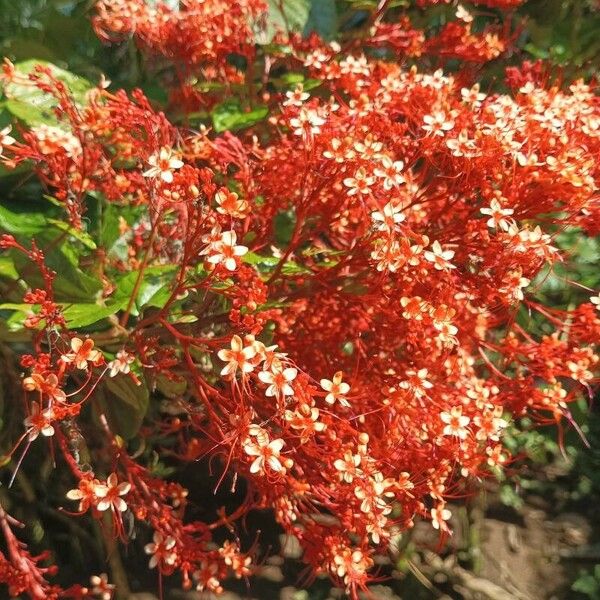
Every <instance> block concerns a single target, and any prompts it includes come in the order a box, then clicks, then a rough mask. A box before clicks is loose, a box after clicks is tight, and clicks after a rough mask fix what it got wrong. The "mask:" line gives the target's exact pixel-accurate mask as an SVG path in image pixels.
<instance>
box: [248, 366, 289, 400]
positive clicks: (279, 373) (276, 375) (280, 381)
mask: <svg viewBox="0 0 600 600" xmlns="http://www.w3.org/2000/svg"><path fill="white" fill-rule="evenodd" d="M297 375H298V369H294V368H293V367H287V368H286V369H284V368H282V365H281V364H280V363H279V362H275V363H273V365H272V367H271V369H270V370H269V371H261V372H260V373H259V374H258V378H259V379H260V380H261V381H262V382H263V383H265V384H266V385H267V386H268V387H267V389H266V391H265V396H267V397H270V396H277V397H279V396H293V395H294V388H293V387H292V386H291V385H290V383H291V382H292V381H293V380H294V379H296V376H297Z"/></svg>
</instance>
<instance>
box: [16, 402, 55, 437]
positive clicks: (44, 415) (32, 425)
mask: <svg viewBox="0 0 600 600" xmlns="http://www.w3.org/2000/svg"><path fill="white" fill-rule="evenodd" d="M53 420H54V413H53V412H52V410H51V409H49V408H48V409H46V410H44V411H41V410H40V406H39V404H38V403H37V402H32V403H31V413H30V415H29V416H28V417H27V418H26V419H25V420H24V421H23V425H25V429H26V431H27V439H28V440H29V441H30V442H33V440H36V439H37V438H38V436H39V435H40V433H41V434H42V435H43V436H44V437H52V436H53V435H54V427H53V426H52V421H53Z"/></svg>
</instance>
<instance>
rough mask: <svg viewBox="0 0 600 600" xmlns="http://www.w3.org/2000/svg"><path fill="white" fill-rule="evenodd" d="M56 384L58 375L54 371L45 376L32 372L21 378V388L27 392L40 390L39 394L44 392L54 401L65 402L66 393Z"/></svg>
mask: <svg viewBox="0 0 600 600" xmlns="http://www.w3.org/2000/svg"><path fill="white" fill-rule="evenodd" d="M58 386H59V381H58V377H57V376H56V375H55V374H54V373H50V374H49V375H48V376H47V377H44V376H43V375H41V374H40V373H32V374H31V375H30V376H29V377H25V379H23V389H25V390H27V391H28V392H34V391H35V392H40V394H46V395H47V396H48V397H49V398H50V399H51V400H54V401H55V402H66V400H67V395H66V394H65V392H64V390H62V389H61V388H60V387H58Z"/></svg>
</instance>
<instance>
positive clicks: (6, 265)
mask: <svg viewBox="0 0 600 600" xmlns="http://www.w3.org/2000/svg"><path fill="white" fill-rule="evenodd" d="M0 277H6V278H7V279H12V280H15V279H18V278H19V273H18V272H17V270H16V269H15V263H14V261H13V259H12V258H11V257H10V256H0Z"/></svg>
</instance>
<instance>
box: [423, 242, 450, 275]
mask: <svg viewBox="0 0 600 600" xmlns="http://www.w3.org/2000/svg"><path fill="white" fill-rule="evenodd" d="M423 256H424V257H425V260H428V261H429V262H432V263H433V266H434V267H435V268H436V269H437V270H438V271H441V270H443V269H455V268H456V267H455V266H454V265H452V264H450V262H448V261H449V260H450V259H451V258H452V257H453V256H454V250H443V249H442V246H441V245H440V243H439V242H438V241H437V240H436V241H435V242H433V244H431V251H430V250H426V251H425V252H423Z"/></svg>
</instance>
